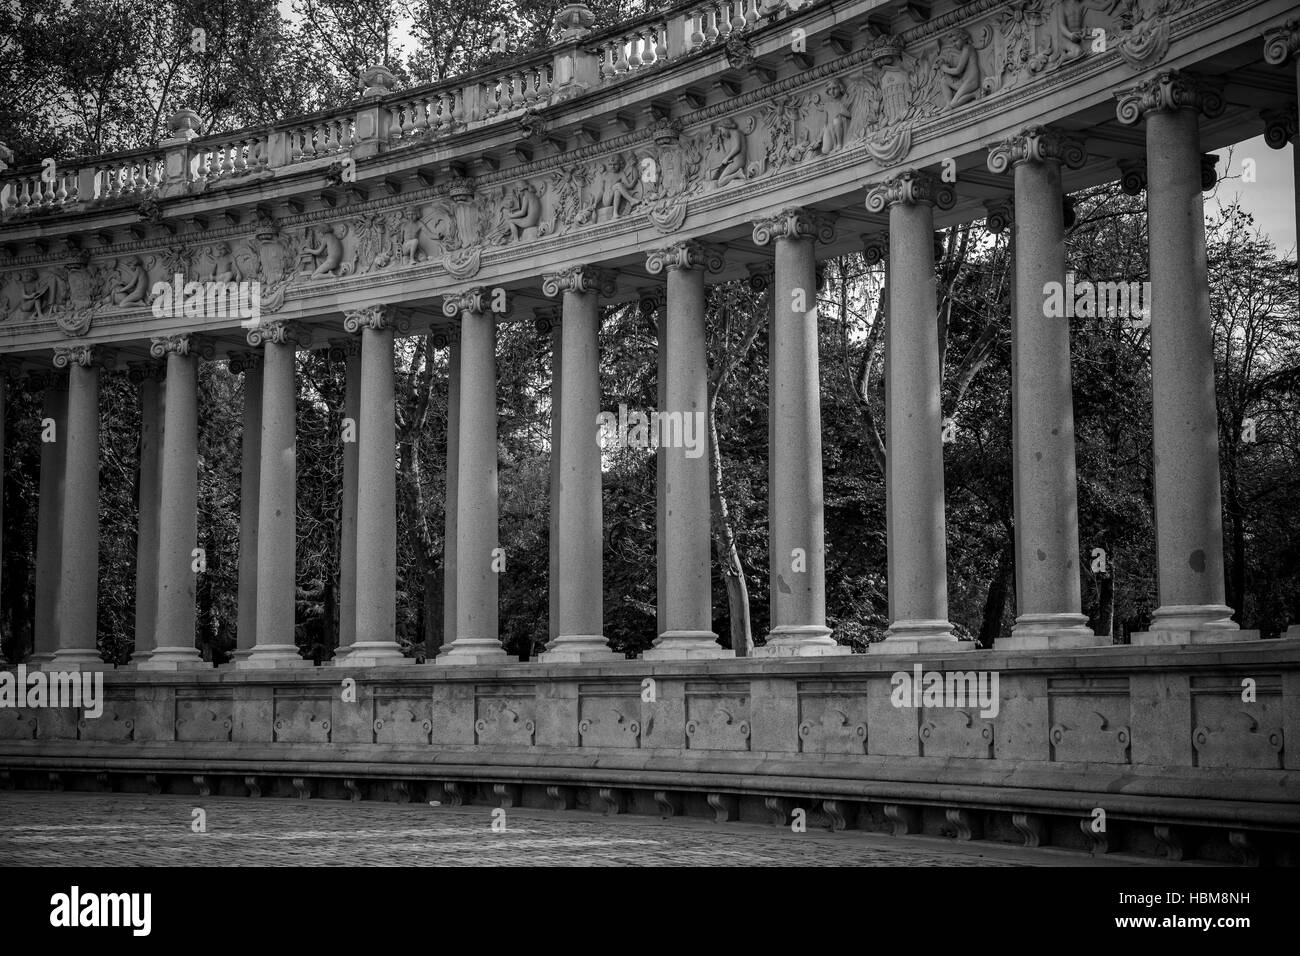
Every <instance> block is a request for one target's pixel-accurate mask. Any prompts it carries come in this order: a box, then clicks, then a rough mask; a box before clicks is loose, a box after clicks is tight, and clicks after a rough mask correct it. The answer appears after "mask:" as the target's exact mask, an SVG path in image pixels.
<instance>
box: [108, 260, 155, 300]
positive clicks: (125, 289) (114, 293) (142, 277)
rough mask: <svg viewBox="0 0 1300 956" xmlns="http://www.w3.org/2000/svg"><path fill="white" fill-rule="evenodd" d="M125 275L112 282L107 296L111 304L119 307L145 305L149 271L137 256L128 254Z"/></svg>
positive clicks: (147, 298)
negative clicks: (110, 299)
mask: <svg viewBox="0 0 1300 956" xmlns="http://www.w3.org/2000/svg"><path fill="white" fill-rule="evenodd" d="M125 265H126V270H127V273H126V276H125V278H120V279H118V281H117V282H115V283H113V287H112V288H111V289H110V290H109V296H110V297H111V298H112V300H113V304H114V305H116V306H119V307H121V308H126V307H127V306H131V305H147V304H148V301H149V272H148V271H147V270H146V269H145V267H144V263H143V262H141V261H140V257H139V256H130V257H128V258H127V260H126V262H125Z"/></svg>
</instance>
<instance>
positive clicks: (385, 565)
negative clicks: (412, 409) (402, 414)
mask: <svg viewBox="0 0 1300 956" xmlns="http://www.w3.org/2000/svg"><path fill="white" fill-rule="evenodd" d="M394 322H395V316H394V314H393V312H392V310H391V308H388V307H385V306H374V307H371V308H368V309H361V310H358V311H356V312H349V313H348V314H347V317H346V318H345V319H344V321H343V327H344V328H345V329H347V330H348V331H349V332H351V333H353V334H354V335H355V334H360V336H361V412H360V415H361V417H360V418H359V419H358V420H357V489H358V491H357V502H356V507H357V523H356V535H357V537H356V541H357V543H356V559H355V560H356V597H355V603H356V640H355V642H354V643H353V645H352V650H351V652H350V653H349V654H348V657H347V664H348V666H349V667H352V666H359V667H373V666H376V665H380V664H411V663H414V660H415V659H414V658H412V657H406V656H404V655H403V654H402V649H401V648H400V647H399V646H398V644H397V471H396V468H395V466H394V464H393V461H394V458H395V457H396V447H397V425H396V421H395V414H396V412H395V408H394V399H393V326H394ZM494 450H495V449H494ZM362 489H364V493H362V491H361V490H362Z"/></svg>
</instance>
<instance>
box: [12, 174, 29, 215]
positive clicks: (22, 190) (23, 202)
mask: <svg viewBox="0 0 1300 956" xmlns="http://www.w3.org/2000/svg"><path fill="white" fill-rule="evenodd" d="M31 188H32V183H31V180H30V179H29V178H27V177H23V178H22V179H20V180H18V189H17V191H16V195H15V196H14V205H15V206H17V207H18V208H19V209H26V208H27V207H28V206H30V205H31V204H32V196H31Z"/></svg>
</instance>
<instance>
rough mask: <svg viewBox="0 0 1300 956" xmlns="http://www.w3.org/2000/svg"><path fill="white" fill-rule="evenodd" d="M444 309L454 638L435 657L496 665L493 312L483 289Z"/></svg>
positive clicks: (502, 658) (501, 657)
mask: <svg viewBox="0 0 1300 956" xmlns="http://www.w3.org/2000/svg"><path fill="white" fill-rule="evenodd" d="M442 311H443V314H444V315H446V316H448V317H449V318H455V317H457V316H459V317H460V320H461V326H460V429H459V432H458V441H459V461H458V462H457V466H458V467H457V478H456V480H457V486H458V487H457V492H456V638H455V640H453V641H452V642H451V644H449V645H444V647H443V651H442V653H441V654H439V655H438V659H437V660H436V661H435V663H437V664H444V665H451V664H502V663H505V662H506V661H508V660H509V657H508V656H507V655H506V652H505V651H504V650H503V649H502V647H501V641H500V639H499V637H498V630H497V574H498V573H500V572H499V571H498V570H497V569H498V568H501V567H503V564H502V563H501V562H502V561H504V560H505V556H504V555H503V554H502V553H501V552H500V551H499V549H498V544H497V395H496V389H497V359H496V341H497V337H496V317H495V315H494V314H493V313H492V312H491V311H489V310H488V302H487V291H486V290H485V289H481V288H479V289H471V290H470V291H468V292H465V293H462V294H460V295H449V296H447V297H446V299H445V300H444V302H443V306H442Z"/></svg>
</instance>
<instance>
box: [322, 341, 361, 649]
mask: <svg viewBox="0 0 1300 956" xmlns="http://www.w3.org/2000/svg"><path fill="white" fill-rule="evenodd" d="M330 358H331V360H335V361H337V360H339V359H341V360H342V361H343V368H344V371H343V376H344V390H343V433H342V435H341V436H340V440H341V442H342V445H343V513H342V516H341V518H342V520H341V521H340V528H339V646H338V647H337V648H335V650H334V657H333V658H332V659H331V660H330V662H329V663H330V664H331V665H333V666H336V667H337V666H339V665H340V664H343V663H345V662H346V661H347V657H348V654H349V653H351V651H352V645H353V643H354V642H355V641H356V639H357V473H358V468H359V448H360V437H359V435H358V429H359V428H360V422H361V340H360V339H359V338H358V337H357V336H355V335H350V336H348V337H347V338H344V339H335V340H333V341H332V342H331V343H330Z"/></svg>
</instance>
